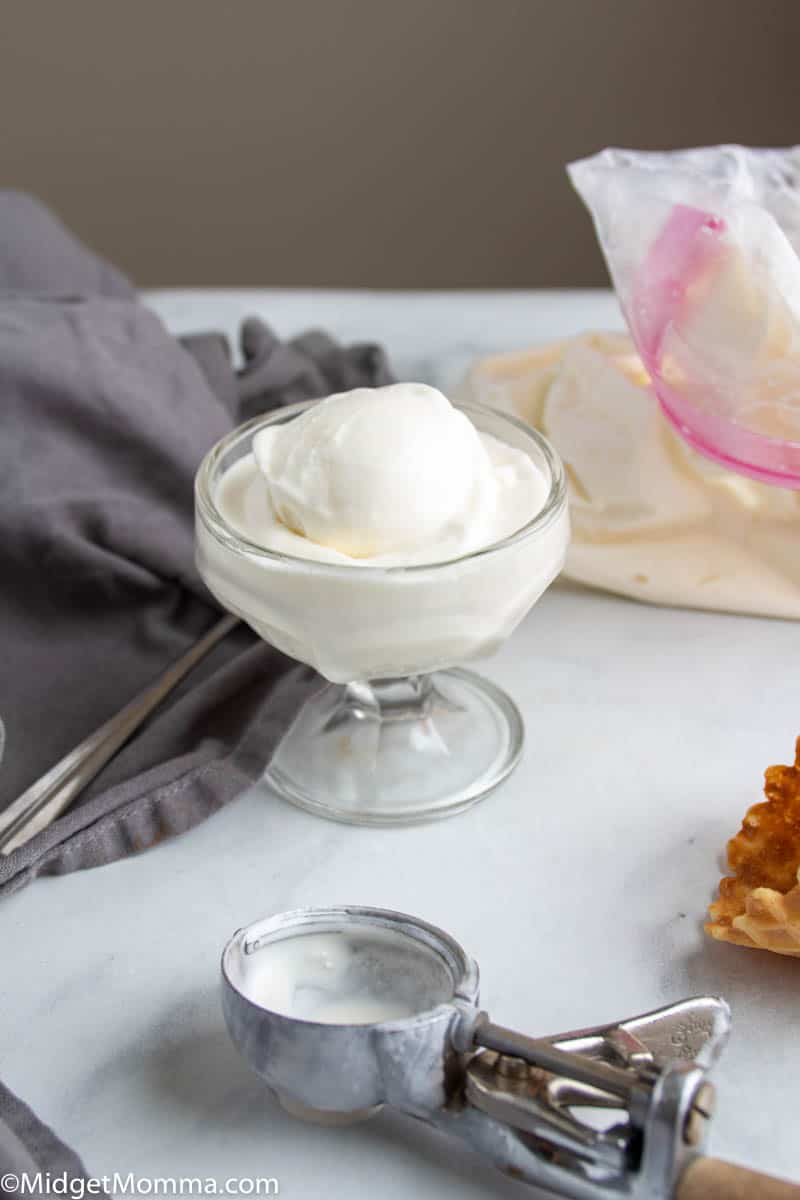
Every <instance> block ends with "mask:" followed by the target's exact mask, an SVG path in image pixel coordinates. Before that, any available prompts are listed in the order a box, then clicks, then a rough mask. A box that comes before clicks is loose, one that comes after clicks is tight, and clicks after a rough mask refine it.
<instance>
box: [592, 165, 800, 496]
mask: <svg viewBox="0 0 800 1200" xmlns="http://www.w3.org/2000/svg"><path fill="white" fill-rule="evenodd" d="M568 171H569V175H570V178H571V180H572V182H573V184H574V186H575V188H576V190H577V191H578V193H579V194H580V195H581V197H582V198H583V200H584V201H585V203H586V205H587V207H588V208H589V211H590V212H591V214H592V217H593V218H594V222H595V227H596V229H597V235H598V238H599V241H600V245H601V247H602V250H603V253H604V255H605V258H606V262H607V263H608V268H609V271H610V273H611V278H612V280H613V283H614V287H615V289H616V292H617V295H618V297H619V300H620V304H621V306H622V310H623V313H624V315H625V318H626V320H627V322H628V327H629V329H630V332H631V336H632V338H633V340H634V343H635V345H636V348H637V350H638V352H639V354H640V356H641V358H642V361H643V362H644V364H645V366H646V368H647V371H648V373H649V375H650V376H651V378H652V381H653V387H654V390H655V392H656V395H657V396H658V399H659V401H660V403H661V406H662V409H663V411H664V413H665V414H666V416H667V417H668V418H669V420H670V421H671V422H672V423H673V425H674V426H675V427H676V428H677V429H678V431H679V432H680V433H681V435H682V436H683V437H684V438H685V439H686V441H688V442H689V443H690V444H691V445H693V446H694V447H695V448H696V449H698V450H699V451H701V452H702V453H703V454H706V455H707V456H709V457H711V458H714V459H716V460H717V461H718V462H722V463H724V464H725V465H726V466H728V467H731V468H733V469H734V470H738V471H740V472H743V473H744V474H748V475H752V476H753V477H755V478H757V479H761V480H764V481H766V482H770V483H776V484H780V485H782V486H785V487H794V488H800V257H799V254H800V147H794V148H792V149H787V150H754V149H747V148H745V147H742V146H714V147H709V148H705V149H696V150H683V151H675V152H662V153H641V152H636V151H627V150H611V149H610V150H604V151H603V152H602V153H601V154H598V155H595V156H594V157H592V158H588V159H584V160H582V161H580V162H577V163H572V164H571V165H570V166H569V168H568Z"/></svg>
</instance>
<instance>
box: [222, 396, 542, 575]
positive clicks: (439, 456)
mask: <svg viewBox="0 0 800 1200" xmlns="http://www.w3.org/2000/svg"><path fill="white" fill-rule="evenodd" d="M548 487H549V484H548V481H547V479H546V478H545V476H544V474H543V473H542V472H541V471H540V470H539V469H538V468H537V467H536V466H535V465H534V463H533V461H532V459H531V458H530V456H529V455H528V454H526V453H525V452H524V451H521V450H518V449H515V448H514V447H513V446H510V445H508V444H507V443H504V442H501V441H499V440H498V439H497V438H495V437H492V436H491V435H490V434H486V433H479V432H478V430H477V429H476V428H475V426H474V425H473V424H472V422H471V421H470V420H469V418H468V417H467V416H465V415H464V413H462V412H459V411H458V409H456V408H454V407H453V406H452V404H451V403H450V402H449V400H447V398H446V397H445V396H443V395H442V393H441V392H439V391H437V390H436V388H432V387H427V386H426V385H425V384H422V383H397V384H394V385H392V386H390V387H383V388H357V389H356V390H355V391H352V392H342V393H341V394H339V395H335V396H329V397H328V399H326V400H321V401H319V403H317V404H316V405H314V406H313V407H311V408H309V409H307V411H306V412H304V413H303V414H302V416H300V417H298V418H297V420H295V421H290V422H289V423H288V424H286V425H270V426H267V427H266V428H264V429H262V430H260V431H259V432H258V433H256V435H255V436H254V438H253V452H252V455H249V456H247V457H245V458H243V459H241V460H240V461H239V462H237V463H236V464H235V465H234V466H233V467H232V468H231V469H230V470H229V471H228V472H227V473H226V475H225V477H224V479H223V480H222V481H221V484H220V488H219V493H218V496H217V504H218V506H219V509H220V511H221V513H222V514H223V516H224V517H225V519H226V520H227V521H229V522H230V524H231V525H232V526H233V527H234V528H235V529H236V530H237V531H238V532H240V533H241V534H242V535H243V536H244V537H246V538H247V539H248V540H249V541H252V542H254V543H255V544H256V545H259V546H263V547H264V548H265V549H269V550H277V551H279V552H281V553H284V554H291V555H295V556H297V557H299V558H311V559H315V560H317V561H323V562H349V561H357V562H358V563H360V564H362V565H370V564H372V565H375V566H397V565H406V566H410V565H414V564H418V563H436V562H444V561H446V560H448V559H454V558H458V557H460V556H462V555H464V554H469V553H471V552H472V551H473V550H478V549H480V548H481V547H483V546H488V545H490V544H491V543H493V542H497V541H500V540H502V539H503V538H505V537H507V536H509V535H510V534H512V533H515V532H516V531H517V530H518V529H520V528H521V527H522V526H523V525H524V524H526V522H527V521H529V520H531V518H532V517H534V516H535V515H536V513H537V512H538V511H539V510H540V509H541V507H542V505H543V504H544V502H545V500H546V498H547V492H548Z"/></svg>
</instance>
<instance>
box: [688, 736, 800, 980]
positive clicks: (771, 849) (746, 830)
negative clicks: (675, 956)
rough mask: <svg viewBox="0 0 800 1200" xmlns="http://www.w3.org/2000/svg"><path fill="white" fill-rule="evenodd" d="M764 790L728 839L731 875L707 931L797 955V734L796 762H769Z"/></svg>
mask: <svg viewBox="0 0 800 1200" xmlns="http://www.w3.org/2000/svg"><path fill="white" fill-rule="evenodd" d="M764 794H765V795H766V797H767V798H766V800H763V801H762V802H761V803H760V804H754V805H753V806H752V808H750V809H748V811H747V813H746V815H745V818H744V821H743V822H742V828H741V829H740V831H739V832H738V833H737V834H736V837H734V838H731V840H730V841H729V842H728V866H729V867H730V869H731V871H732V872H733V874H732V875H729V876H727V877H726V878H725V879H723V880H722V881H721V882H720V885H719V900H717V901H716V902H715V903H714V904H712V905H711V907H710V909H709V913H710V916H711V920H710V921H709V922H708V924H707V925H706V932H707V933H710V934H711V936H712V937H714V938H717V939H718V940H719V941H721V942H734V943H735V944H736V945H737V946H750V947H752V948H754V949H759V950H772V951H773V952H774V953H775V954H789V955H794V956H795V957H798V958H800V737H799V738H798V739H797V742H796V743H795V760H794V766H792V767H767V770H766V771H765V772H764Z"/></svg>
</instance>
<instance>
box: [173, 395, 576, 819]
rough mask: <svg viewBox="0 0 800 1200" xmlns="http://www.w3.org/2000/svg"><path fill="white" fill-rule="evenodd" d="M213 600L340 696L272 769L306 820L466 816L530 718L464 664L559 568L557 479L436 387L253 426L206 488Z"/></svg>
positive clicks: (535, 447) (507, 761) (306, 720)
mask: <svg viewBox="0 0 800 1200" xmlns="http://www.w3.org/2000/svg"><path fill="white" fill-rule="evenodd" d="M195 508H196V536H197V562H198V566H199V570H200V573H201V575H202V577H203V579H204V580H205V582H206V584H207V586H208V587H209V589H210V590H211V592H212V593H213V594H214V595H215V596H216V598H217V599H218V600H219V602H220V603H221V604H222V605H223V606H224V607H225V608H227V609H228V610H230V611H231V612H233V613H236V614H237V615H238V616H239V617H241V618H242V619H243V620H244V621H246V622H247V623H248V624H249V625H250V626H251V627H252V628H253V629H254V630H255V631H256V632H257V633H258V634H259V635H260V636H261V637H263V638H264V639H265V640H266V641H268V642H271V643H272V644H273V645H274V646H276V647H278V649H280V650H282V651H284V652H285V653H286V654H288V655H290V656H291V657H292V658H295V659H297V660H298V661H299V662H301V663H305V664H308V665H309V666H312V667H314V668H315V669H316V670H317V671H318V672H319V673H320V675H322V676H323V677H324V680H327V681H328V682H327V684H324V683H323V684H321V686H320V689H319V691H318V692H317V693H316V694H315V695H314V696H313V697H312V698H311V699H310V700H309V701H308V702H307V703H306V704H305V706H304V708H303V709H302V710H301V711H300V713H299V715H298V717H297V718H296V720H295V722H294V724H293V725H292V726H291V728H290V729H289V730H288V731H287V733H286V735H285V736H284V738H283V740H282V742H281V744H280V745H279V747H278V749H277V751H276V753H275V755H274V756H273V759H272V762H271V764H270V766H269V769H268V779H269V782H270V783H271V784H272V786H273V787H274V788H275V789H276V790H277V791H279V792H280V793H282V794H283V795H284V796H285V797H287V798H288V799H289V800H291V801H293V802H294V803H295V804H299V805H300V806H302V807H304V808H307V809H310V810H312V811H314V812H317V813H319V814H321V815H324V816H328V817H333V818H336V819H339V820H346V821H352V822H357V823H367V824H383V823H387V824H389V823H396V822H409V821H416V820H420V819H424V818H430V817H435V816H445V815H449V814H451V813H454V812H457V811H460V810H461V809H463V808H466V807H467V806H469V805H470V804H472V803H474V802H475V801H476V800H478V799H480V798H481V797H482V796H484V795H485V794H486V793H487V792H489V791H490V790H491V789H492V788H493V787H495V786H496V785H497V784H498V783H499V782H500V781H501V780H502V779H503V778H505V776H506V775H507V774H508V773H509V772H510V771H511V770H512V769H513V767H514V766H515V764H516V762H517V761H518V759H519V755H520V751H521V747H522V736H523V734H522V720H521V717H520V715H519V712H518V711H517V708H516V706H515V705H514V703H513V702H512V701H511V699H510V698H509V697H508V696H506V695H505V694H504V693H503V692H502V691H500V690H499V689H498V688H496V687H495V686H494V685H493V684H491V683H489V682H488V681H487V680H485V679H483V678H482V677H481V676H479V675H476V674H474V673H472V672H470V671H465V670H463V669H462V668H461V667H460V665H459V664H461V663H464V662H467V661H469V660H472V659H475V658H480V657H484V656H486V655H489V654H491V653H492V652H493V651H494V650H496V649H497V647H498V646H499V645H500V644H501V643H502V642H503V641H504V640H505V639H506V638H507V637H508V636H509V635H510V634H511V632H512V631H513V630H514V628H515V627H516V626H517V625H518V624H519V622H520V621H521V620H522V618H523V617H524V616H525V615H526V613H527V612H528V611H529V609H530V608H531V606H532V605H533V604H534V603H535V602H536V600H537V599H538V598H539V597H540V596H541V594H542V593H543V592H544V590H545V589H546V588H547V587H548V585H549V584H550V583H551V582H552V581H553V579H554V578H555V576H556V575H557V574H558V572H559V571H560V569H561V566H562V564H563V561H564V555H565V552H566V546H567V542H568V538H569V519H568V514H567V504H566V491H565V483H564V474H563V470H562V467H561V463H560V461H559V459H558V456H557V455H556V453H555V451H554V450H553V449H552V447H551V446H550V445H549V443H548V442H547V441H546V439H545V438H544V437H542V435H541V434H539V433H537V432H536V431H535V430H533V429H532V428H530V427H529V426H527V425H525V424H523V423H522V422H520V421H518V420H516V419H515V418H514V417H512V416H509V415H507V414H505V413H500V412H496V411H494V410H492V409H491V408H487V407H484V406H482V405H479V404H472V403H469V404H463V405H458V406H454V405H452V404H450V402H449V401H448V400H447V399H446V397H445V396H443V395H442V394H441V393H440V392H438V391H437V390H436V389H435V388H431V387H427V386H426V385H424V384H412V383H403V384H394V385H392V386H389V387H385V388H375V389H367V388H361V389H357V390H355V391H352V392H345V393H341V394H339V395H335V396H330V397H328V398H327V399H325V400H320V401H312V402H309V403H303V404H295V405H292V406H291V407H288V408H282V409H279V410H277V411H275V412H272V413H270V414H268V415H266V416H263V417H257V418H256V419H255V420H253V421H250V422H248V423H247V424H246V425H243V426H241V427H240V428H238V429H236V430H234V431H233V432H232V433H231V434H229V435H228V436H227V437H225V438H223V439H222V440H221V441H220V442H218V443H217V445H216V446H214V447H213V449H212V450H211V451H210V452H209V453H208V455H207V456H206V458H205V459H204V461H203V463H202V464H201V466H200V469H199V471H198V474H197V479H196V486H195Z"/></svg>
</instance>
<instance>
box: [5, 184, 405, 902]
mask: <svg viewBox="0 0 800 1200" xmlns="http://www.w3.org/2000/svg"><path fill="white" fill-rule="evenodd" d="M26 210H27V215H26ZM7 225H8V226H10V227H11V228H12V229H13V234H14V237H13V239H12V238H11V237H10V236H7V234H6V227H7ZM28 229H29V230H30V232H26V230H28ZM15 245H16V246H17V247H18V255H17V257H16V258H15V255H14V247H15ZM33 245H35V248H36V253H35V254H33V255H32V261H33V266H32V275H31V281H30V282H31V288H30V292H32V293H34V294H30V292H28V290H27V289H26V286H25V285H26V264H27V262H28V258H29V256H31V246H33ZM0 247H1V248H2V251H1V252H0V580H1V581H2V584H1V585H0V716H2V718H3V720H4V721H5V724H6V735H7V738H6V754H5V759H4V761H3V764H2V767H0V810H2V809H3V808H4V807H5V806H6V805H8V804H9V803H10V802H11V801H12V800H13V799H14V798H15V797H16V796H17V795H18V794H19V793H20V792H21V791H22V790H23V789H24V788H26V787H27V786H28V785H29V784H31V783H32V782H33V781H34V780H35V779H36V778H38V777H39V776H40V775H41V774H42V773H43V772H44V771H45V770H47V768H48V767H50V766H51V765H52V764H53V763H54V762H56V761H57V760H58V759H59V758H61V757H62V755H64V754H65V753H66V752H67V751H68V750H70V749H71V748H72V747H73V746H75V745H76V744H77V743H78V742H80V741H81V739H83V738H84V737H86V735H87V734H89V733H90V732H92V731H93V730H94V729H96V728H97V727H98V726H99V725H100V724H102V722H103V721H104V720H106V719H107V718H108V717H109V716H111V715H112V714H113V713H115V712H117V711H118V710H119V709H120V708H121V707H122V706H123V705H124V704H125V703H126V702H127V701H128V700H129V699H130V698H131V697H132V696H133V695H135V694H136V693H137V692H138V691H139V690H140V689H141V688H142V687H144V686H145V685H147V684H148V683H150V682H151V681H152V680H154V679H155V678H156V677H157V676H158V675H159V674H160V673H161V671H163V669H164V668H165V667H166V666H167V665H168V664H169V663H170V662H171V661H172V660H174V659H175V658H177V657H178V656H179V655H180V654H181V653H183V651H185V650H186V649H187V648H188V647H189V646H190V645H191V644H192V642H193V641H195V640H196V638H197V637H198V636H199V635H200V634H201V633H202V632H203V631H204V630H206V629H207V628H209V626H210V625H212V624H213V623H214V621H215V620H216V619H217V618H218V615H219V614H218V612H217V611H216V610H215V605H214V602H213V600H212V599H211V597H210V596H209V595H208V593H207V592H206V590H205V588H204V586H203V584H202V582H201V581H200V579H199V577H198V575H197V572H196V569H195V565H194V545H193V525H192V513H193V508H192V504H193V501H192V480H193V477H194V473H195V471H196V469H197V466H198V464H199V462H200V460H201V458H202V457H203V455H204V454H205V452H206V451H207V450H208V448H209V447H210V446H211V445H212V444H213V443H214V442H215V441H216V440H217V439H218V438H219V437H221V436H222V435H223V434H224V433H226V432H227V431H228V430H229V429H231V428H232V427H233V426H235V425H237V424H239V423H240V422H241V421H242V420H244V419H246V418H248V417H250V416H252V415H253V414H255V413H258V412H261V411H264V410H266V409H268V408H271V407H274V406H275V405H277V404H282V403H287V402H292V401H295V400H298V399H305V398H309V397H314V396H319V395H324V394H327V393H330V392H331V391H335V390H337V389H340V388H345V387H353V386H357V385H359V384H363V385H376V384H380V383H384V382H387V381H388V380H389V379H390V375H389V371H388V368H387V365H386V361H385V358H384V356H383V353H382V352H381V351H380V350H378V349H377V348H375V347H373V346H355V347H351V348H348V349H343V348H342V347H340V346H338V345H337V344H336V343H335V342H333V341H332V340H331V339H330V338H328V337H326V336H325V335H323V334H320V333H311V334H306V335H304V336H303V337H300V338H297V339H295V340H294V341H292V342H288V343H281V342H280V341H279V340H278V339H277V338H276V337H275V336H274V335H273V334H272V333H271V332H270V331H269V330H268V329H267V328H266V326H264V325H263V324H262V323H261V322H259V321H255V320H251V321H248V322H246V324H245V325H244V327H243V331H242V350H243V354H244V360H245V365H244V368H243V369H242V370H241V372H239V374H238V375H237V374H236V373H235V372H234V370H233V368H232V366H231V360H230V355H229V353H228V350H227V346H226V344H225V341H224V339H223V338H221V337H220V336H218V335H209V336H205V337H194V338H189V339H186V342H185V344H184V346H183V347H182V346H181V345H179V344H178V343H177V342H176V341H175V340H174V339H173V338H172V337H171V336H170V335H169V334H168V333H167V332H166V330H165V329H164V328H163V326H162V325H161V323H160V322H159V321H158V320H157V318H156V317H155V316H154V315H153V314H152V313H151V312H149V311H148V310H147V309H146V308H145V307H144V306H143V305H141V304H140V303H139V302H138V301H137V300H136V299H135V296H134V294H133V292H132V290H130V289H129V288H128V285H126V284H125V281H124V280H122V277H121V276H119V275H118V274H117V273H116V272H114V271H113V270H112V269H111V268H106V267H104V266H103V265H102V264H100V263H99V261H98V260H97V259H95V258H94V257H93V256H91V255H89V254H88V252H83V251H82V250H81V249H80V248H79V247H78V246H77V244H76V243H75V242H74V241H73V239H71V238H70V237H69V235H67V234H66V232H65V231H64V230H63V228H62V227H61V226H59V225H58V224H57V223H56V222H55V221H54V220H52V219H51V218H49V217H48V215H47V213H46V210H43V209H42V208H41V206H39V205H38V204H36V203H34V202H32V201H30V200H28V199H27V198H26V197H24V196H21V195H19V194H17V193H11V194H8V193H0ZM51 260H52V261H53V263H55V264H56V269H55V270H54V278H53V286H52V287H48V279H47V269H46V268H47V263H48V261H51ZM73 273H74V276H75V286H74V287H70V276H71V275H72V274H73ZM90 288H93V289H94V291H93V293H92V294H88V289H90ZM81 289H83V290H84V292H86V293H87V294H84V295H79V294H78V293H79V291H80V290H81ZM126 289H127V290H129V291H130V294H129V295H126V294H125V292H126ZM64 292H66V293H67V295H66V297H65V296H64V295H63V294H62V295H58V294H57V293H64ZM291 665H292V664H290V663H289V661H288V660H287V659H286V658H284V656H283V655H281V654H280V653H278V651H276V650H273V649H272V647H270V646H267V645H265V644H264V643H261V642H259V641H258V640H257V639H256V638H255V637H254V636H253V635H252V634H251V633H250V632H249V631H248V630H246V629H244V628H242V627H240V628H238V629H237V630H236V631H235V632H234V633H233V634H231V635H229V637H228V638H226V639H225V641H224V642H223V643H222V644H220V645H219V646H218V647H217V648H216V649H215V650H214V651H213V652H212V653H211V654H210V655H209V656H208V658H207V659H206V660H205V661H204V662H203V663H202V665H201V666H199V667H198V668H197V669H196V670H195V671H194V672H193V673H192V674H191V675H190V676H189V677H188V679H187V680H186V681H185V682H184V683H183V684H182V685H181V686H180V687H179V688H178V689H177V690H176V691H175V693H174V694H173V696H172V697H170V699H169V701H168V702H167V703H166V704H165V705H164V706H163V707H162V708H161V709H159V710H158V711H157V712H156V714H155V715H154V716H153V717H152V718H151V719H150V720H149V721H148V723H147V724H146V726H144V727H143V729H142V730H141V731H140V732H139V733H138V734H137V736H136V737H135V738H134V739H133V740H132V741H131V742H130V743H129V744H128V746H127V747H125V748H124V749H123V750H122V752H121V753H120V754H119V755H118V756H117V758H116V759H114V760H113V761H112V762H111V763H110V764H109V766H108V767H106V769H105V770H104V771H103V772H102V773H101V774H100V776H98V778H97V780H95V782H94V784H93V785H92V786H91V787H90V788H89V789H88V790H87V791H86V792H85V794H84V795H83V796H82V797H81V798H80V799H79V800H78V801H77V803H76V804H75V805H74V806H73V808H72V809H71V810H70V811H69V812H68V813H67V814H66V815H64V816H63V817H61V818H60V819H59V820H57V821H55V822H54V823H53V824H52V825H51V826H50V828H49V829H47V830H45V831H44V832H43V833H41V834H39V835H38V836H37V837H35V838H34V839H32V840H31V841H30V842H29V843H27V844H26V845H25V846H23V847H21V848H20V849H19V850H17V851H15V852H14V853H13V854H11V855H9V856H8V857H5V858H2V857H0V892H8V891H11V890H13V889H16V888H18V887H20V886H22V885H23V884H24V883H25V882H27V881H28V880H30V879H31V877H32V876H34V875H36V874H38V873H39V872H42V871H46V872H48V873H60V872H64V871H71V870H75V869H76V868H80V867H90V866H96V865H98V864H101V863H105V862H109V861H111V860H112V859H115V858H119V857H120V856H121V855H124V854H129V853H131V852H133V851H136V850H141V849H144V848H146V847H147V846H150V845H152V844H153V843H155V842H157V841H159V840H161V839H162V838H164V837H167V836H171V835H173V834H175V833H180V832H183V831H184V830H186V829H189V828H190V827H191V826H192V825H195V824H196V823H197V822H198V821H200V820H202V819H204V818H205V817H207V816H209V815H210V814H211V813H213V812H214V811H215V810H216V809H218V808H219V807H220V806H221V805H223V804H225V803H226V802H227V801H228V800H230V799H232V798H233V796H235V795H236V794H237V793H238V792H239V791H240V790H241V789H242V788H243V787H244V786H245V785H246V784H247V783H248V782H250V781H251V780H252V779H254V778H256V777H257V776H258V775H259V774H260V773H261V771H263V769H264V766H265V765H266V762H267V761H268V759H269V757H270V754H271V752H272V750H273V748H274V746H275V744H276V742H277V740H278V739H279V737H280V734H281V731H282V730H283V729H284V728H285V726H286V724H287V723H288V721H289V720H290V719H291V718H292V716H293V715H294V713H295V711H296V710H297V708H298V707H299V705H300V704H301V703H302V701H303V699H304V698H305V697H306V696H307V695H308V694H309V693H310V691H311V690H312V689H313V688H314V687H315V686H317V684H316V682H315V679H314V676H313V675H312V673H311V672H310V671H302V670H300V671H295V672H293V673H292V674H291V675H287V669H288V668H289V667H290V666H291ZM100 886H102V883H101V881H99V880H98V887H100Z"/></svg>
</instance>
